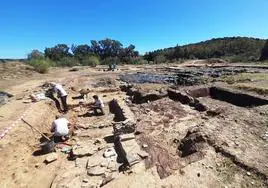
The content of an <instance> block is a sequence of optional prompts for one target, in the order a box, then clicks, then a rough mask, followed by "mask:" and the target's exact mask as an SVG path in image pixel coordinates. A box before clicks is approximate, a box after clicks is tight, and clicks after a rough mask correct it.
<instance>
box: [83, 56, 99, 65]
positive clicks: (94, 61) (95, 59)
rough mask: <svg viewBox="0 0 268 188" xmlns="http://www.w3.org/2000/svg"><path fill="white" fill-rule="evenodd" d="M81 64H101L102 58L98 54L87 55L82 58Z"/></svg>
mask: <svg viewBox="0 0 268 188" xmlns="http://www.w3.org/2000/svg"><path fill="white" fill-rule="evenodd" d="M80 63H81V65H83V66H93V67H95V66H97V65H99V64H100V60H99V58H98V57H96V56H87V57H84V58H83V59H82V60H81V62H80Z"/></svg>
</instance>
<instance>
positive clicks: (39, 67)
mask: <svg viewBox="0 0 268 188" xmlns="http://www.w3.org/2000/svg"><path fill="white" fill-rule="evenodd" d="M28 64H29V65H31V66H33V67H34V70H35V71H37V72H39V73H42V74H44V73H47V72H48V69H49V67H50V66H51V64H52V62H51V61H49V60H47V59H32V60H30V61H28Z"/></svg>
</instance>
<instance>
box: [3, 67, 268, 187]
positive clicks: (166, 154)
mask: <svg viewBox="0 0 268 188" xmlns="http://www.w3.org/2000/svg"><path fill="white" fill-rule="evenodd" d="M190 64H192V62H190ZM5 66H9V67H4V66H3V67H2V68H1V69H0V71H1V72H0V73H1V76H2V79H1V81H0V88H1V90H5V91H7V92H10V93H12V94H14V95H15V96H14V97H13V98H12V99H11V101H10V102H9V103H8V104H6V105H4V106H1V107H0V115H1V116H0V120H1V121H0V131H1V133H2V131H3V130H5V128H6V127H9V126H10V125H12V124H13V123H14V122H15V123H16V126H15V127H14V128H13V129H11V130H10V132H9V133H8V134H7V135H6V136H5V137H4V138H3V139H2V140H0V151H1V154H0V165H1V169H0V187H3V188H5V187H7V188H10V187H44V188H46V187H51V185H52V187H53V186H54V187H81V186H82V185H83V184H82V180H83V179H85V178H87V179H88V180H89V181H92V182H93V181H95V179H94V178H91V177H89V176H87V175H86V174H85V172H84V171H85V169H84V166H85V165H86V163H87V161H88V160H89V161H90V162H92V163H94V162H95V161H96V160H97V161H98V160H100V158H101V155H102V153H103V151H102V150H101V151H100V152H98V153H97V154H96V155H95V156H93V157H91V158H90V157H89V158H88V157H86V158H81V160H79V161H78V162H77V163H79V164H78V165H77V164H75V162H73V161H68V160H67V159H66V156H67V155H66V154H63V153H61V152H58V153H59V159H58V160H57V161H55V162H53V163H51V164H49V165H46V164H44V163H43V161H44V159H45V157H46V155H41V156H33V153H34V152H35V151H36V150H37V149H38V147H37V146H38V143H39V138H40V135H39V134H38V133H36V132H34V131H33V130H32V129H30V128H29V127H28V126H27V125H25V124H24V123H22V122H21V121H20V120H18V119H19V118H20V117H21V116H22V115H23V114H24V112H25V111H26V112H27V113H26V114H25V116H24V119H25V120H27V121H28V122H30V123H31V124H33V125H34V126H35V127H37V128H38V129H40V130H41V131H43V132H48V130H49V127H50V124H51V122H52V121H53V119H54V116H55V115H56V114H58V113H57V111H56V109H55V107H54V103H53V102H51V101H41V102H37V103H24V102H27V101H28V100H27V96H29V94H31V93H38V92H39V91H41V88H40V86H41V85H42V84H43V83H44V82H47V81H56V82H60V83H62V84H64V87H65V88H67V89H68V93H69V98H68V102H69V104H77V103H78V101H79V100H73V99H71V97H73V96H77V95H78V92H77V91H78V90H79V89H81V88H90V89H91V90H92V92H91V93H90V96H89V100H91V96H92V95H93V94H99V95H100V96H101V98H103V100H104V102H105V103H106V104H107V102H109V101H110V100H111V99H113V98H116V99H117V100H118V101H119V102H120V103H121V104H125V102H124V101H125V99H126V98H128V96H126V94H125V93H124V92H121V91H113V92H110V91H109V89H111V88H112V89H114V88H117V87H118V86H119V84H120V81H119V80H116V79H117V78H118V75H119V74H121V73H124V72H137V71H148V72H151V71H152V70H154V71H157V70H158V69H162V68H164V66H163V65H157V66H139V67H135V66H124V67H121V70H120V71H118V72H103V71H101V69H100V68H94V69H92V68H85V69H83V70H80V71H77V72H69V69H53V70H51V71H50V73H49V74H47V75H40V74H37V73H34V72H32V71H31V70H28V69H29V68H27V69H26V68H24V69H23V68H21V67H25V66H24V65H20V64H16V65H14V66H13V65H5ZM200 66H202V65H200ZM16 67H17V68H16ZM18 67H19V68H18ZM18 69H21V70H25V72H23V71H20V72H22V73H19V74H17V73H18ZM12 75H13V76H12ZM266 78H267V77H266V74H257V73H255V74H250V75H249V74H242V75H239V76H237V77H224V78H222V79H225V80H223V81H226V82H229V84H223V85H224V86H225V87H229V88H238V89H241V90H242V91H250V92H253V93H254V94H259V95H262V96H263V97H266V95H267V93H266V90H265V91H264V92H263V91H262V90H261V91H260V90H259V89H256V88H264V89H268V88H267V83H268V82H267V79H266ZM252 79H253V80H252ZM230 80H231V81H230ZM230 82H232V83H230ZM137 87H138V88H139V89H141V90H142V89H143V91H145V92H146V91H147V92H149V91H150V90H160V89H161V88H163V89H166V87H167V86H166V85H160V84H157V85H155V84H151V85H150V84H144V85H142V84H141V85H138V86H137ZM248 88H250V89H248ZM251 88H254V89H251ZM199 100H200V102H201V103H203V104H205V105H206V106H207V107H208V109H210V110H214V109H217V108H220V109H221V113H220V114H218V115H216V116H210V115H208V114H207V112H199V111H197V110H195V109H194V108H193V107H191V106H189V105H186V104H181V103H180V102H178V101H173V100H171V99H169V98H168V97H166V98H162V99H159V100H156V101H151V102H148V103H143V104H130V105H129V108H130V109H131V110H132V112H133V114H134V116H135V118H136V119H137V131H139V132H140V133H141V134H139V135H137V136H136V140H137V142H138V144H139V146H140V148H142V146H143V145H144V144H147V145H148V147H147V148H143V149H144V150H146V151H147V152H148V153H149V157H148V158H147V159H146V160H145V161H143V162H141V163H139V164H137V165H135V166H134V167H133V169H132V171H133V172H132V173H131V174H123V173H120V174H119V175H118V177H117V178H116V179H115V180H113V181H111V182H110V183H109V184H107V185H105V186H104V187H112V188H113V187H114V188H116V187H122V186H123V187H133V188H134V187H139V188H141V187H161V188H163V187H167V188H171V187H186V188H188V187H189V188H192V187H204V188H205V187H211V188H212V187H266V186H267V175H268V166H267V162H268V152H267V151H268V150H267V149H268V148H267V147H268V146H267V140H265V139H263V138H262V136H263V134H265V132H267V131H268V114H267V109H268V105H264V106H259V107H253V108H244V107H238V106H235V105H233V104H230V103H227V102H223V101H219V100H213V99H211V98H209V97H202V98H200V99H199ZM125 108H128V107H127V106H125ZM105 111H106V115H105V116H103V117H78V115H82V114H83V113H85V109H82V110H77V111H74V110H71V111H70V112H69V113H68V114H67V117H68V119H70V120H71V121H72V122H74V123H76V124H79V125H84V126H86V127H87V128H88V127H89V129H85V130H84V129H79V131H78V135H77V136H76V137H75V139H76V140H74V141H79V142H81V143H83V144H84V143H91V142H93V141H94V140H96V139H97V138H101V139H103V138H104V137H106V136H107V135H111V134H112V132H113V130H112V127H110V126H109V125H110V124H111V123H112V122H113V115H112V114H110V113H109V110H108V108H107V105H106V108H105ZM100 125H104V127H105V126H107V127H105V128H102V129H99V128H98V127H99V126H100ZM192 128H194V129H195V128H198V134H201V135H204V137H205V138H206V139H205V141H202V142H201V143H197V144H198V145H197V146H196V147H197V150H198V151H197V152H196V153H194V154H192V155H189V156H186V157H180V156H179V154H178V146H179V142H180V141H181V140H183V139H184V138H185V137H186V134H187V132H188V131H189V129H192ZM199 144H200V145H199ZM129 145H131V147H133V145H135V144H134V143H132V142H130V143H129ZM109 146H112V144H110V143H105V147H109ZM131 147H128V146H126V148H128V149H129V151H131ZM136 147H138V146H136ZM98 162H99V161H98Z"/></svg>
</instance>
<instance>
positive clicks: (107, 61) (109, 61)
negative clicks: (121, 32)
mask: <svg viewBox="0 0 268 188" xmlns="http://www.w3.org/2000/svg"><path fill="white" fill-rule="evenodd" d="M112 63H115V64H117V65H118V64H120V59H119V58H118V57H107V58H105V59H104V60H102V61H101V64H103V65H110V64H112Z"/></svg>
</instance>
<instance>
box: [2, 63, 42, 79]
mask: <svg viewBox="0 0 268 188" xmlns="http://www.w3.org/2000/svg"><path fill="white" fill-rule="evenodd" d="M37 74H38V73H37V72H35V71H34V69H33V67H31V66H29V65H26V64H25V63H22V62H17V61H15V62H5V63H0V75H1V79H3V80H12V79H20V78H26V77H29V76H33V75H37Z"/></svg>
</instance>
